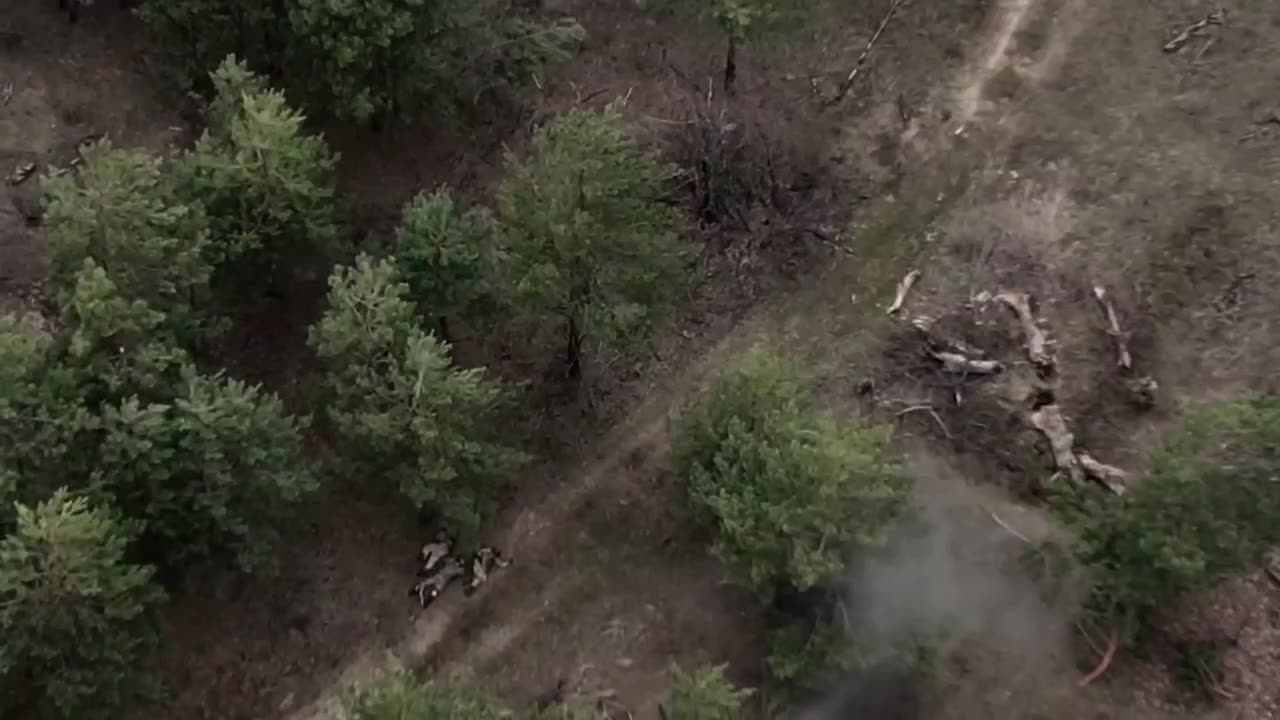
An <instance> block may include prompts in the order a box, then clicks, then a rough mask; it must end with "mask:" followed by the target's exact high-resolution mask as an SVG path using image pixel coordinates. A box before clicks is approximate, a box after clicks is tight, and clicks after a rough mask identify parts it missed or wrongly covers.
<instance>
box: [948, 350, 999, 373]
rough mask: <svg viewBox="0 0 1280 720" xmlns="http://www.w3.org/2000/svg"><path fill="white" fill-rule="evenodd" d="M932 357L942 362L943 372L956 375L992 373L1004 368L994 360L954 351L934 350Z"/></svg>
mask: <svg viewBox="0 0 1280 720" xmlns="http://www.w3.org/2000/svg"><path fill="white" fill-rule="evenodd" d="M933 358H934V359H935V360H937V361H938V362H940V363H942V369H943V370H944V371H945V372H949V373H956V374H958V375H994V374H996V373H998V372H1000V371H1001V370H1003V369H1004V366H1003V365H1001V364H1000V363H999V362H997V361H995V360H976V359H974V358H971V357H967V356H965V355H961V354H960V353H954V352H935V353H933Z"/></svg>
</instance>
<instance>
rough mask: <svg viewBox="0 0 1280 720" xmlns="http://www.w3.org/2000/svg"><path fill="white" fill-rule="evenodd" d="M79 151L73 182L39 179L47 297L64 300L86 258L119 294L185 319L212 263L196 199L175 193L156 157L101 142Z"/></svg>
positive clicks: (65, 177) (70, 178) (204, 222)
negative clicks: (47, 253)
mask: <svg viewBox="0 0 1280 720" xmlns="http://www.w3.org/2000/svg"><path fill="white" fill-rule="evenodd" d="M83 157H84V167H83V169H82V171H81V172H80V173H79V180H78V182H77V179H76V178H75V177H74V176H71V175H63V176H61V177H54V178H49V179H48V180H46V182H45V191H46V193H47V194H48V213H47V215H46V220H45V222H46V224H47V226H48V228H49V244H50V249H51V251H52V258H51V268H50V280H51V283H52V288H53V291H54V292H53V298H54V300H55V302H56V303H57V304H58V305H59V306H63V307H65V306H66V305H67V303H68V302H69V300H70V296H71V295H72V294H73V292H74V288H75V283H76V278H77V276H78V274H79V273H80V270H81V268H82V267H83V266H84V263H85V260H86V259H92V260H93V262H94V264H96V265H97V266H98V267H99V268H101V269H102V271H103V272H104V273H105V274H106V275H107V277H109V278H110V279H111V282H112V283H113V284H114V285H115V286H116V290H117V291H118V292H119V294H120V295H121V297H122V298H124V299H125V300H128V301H137V300H140V301H144V302H146V303H148V304H150V305H151V306H152V307H154V308H156V309H158V310H163V311H164V312H165V313H167V314H168V317H169V319H170V320H173V321H186V322H188V323H189V322H191V321H192V320H193V318H192V317H191V315H190V313H191V306H192V305H193V302H194V301H195V300H196V299H197V297H198V295H199V294H200V292H201V290H202V288H204V287H205V285H206V284H207V282H208V280H209V274H210V272H211V270H212V268H211V266H210V264H209V262H208V259H207V258H206V257H205V251H206V247H207V245H208V242H209V230H208V220H207V219H206V218H205V215H204V212H203V210H202V208H201V206H200V204H199V203H198V202H193V203H186V202H183V201H182V200H180V199H179V198H178V196H177V193H176V191H175V188H174V186H173V183H172V182H171V181H170V179H169V178H168V176H167V175H166V174H165V172H164V171H163V169H162V167H161V162H160V160H159V159H158V158H155V157H152V156H150V155H147V154H145V153H141V152H136V151H132V150H120V149H116V148H113V147H112V146H111V144H110V143H108V142H106V141H103V142H99V143H95V144H93V145H91V146H89V147H87V148H85V149H84V151H83Z"/></svg>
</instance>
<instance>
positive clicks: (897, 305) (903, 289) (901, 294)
mask: <svg viewBox="0 0 1280 720" xmlns="http://www.w3.org/2000/svg"><path fill="white" fill-rule="evenodd" d="M919 279H920V271H919V270H912V271H911V272H909V273H907V274H906V275H905V276H903V278H902V281H901V282H899V283H898V294H897V296H896V297H894V299H893V304H892V305H890V306H889V309H888V311H886V312H887V314H889V315H896V314H898V311H899V310H901V309H902V305H903V303H905V302H906V301H907V293H909V292H911V287H912V286H913V285H915V284H916V281H917V280H919Z"/></svg>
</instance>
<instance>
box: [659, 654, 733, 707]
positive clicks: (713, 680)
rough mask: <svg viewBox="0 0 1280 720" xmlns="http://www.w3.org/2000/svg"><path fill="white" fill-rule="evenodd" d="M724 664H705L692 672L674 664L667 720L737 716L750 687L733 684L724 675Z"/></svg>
mask: <svg viewBox="0 0 1280 720" xmlns="http://www.w3.org/2000/svg"><path fill="white" fill-rule="evenodd" d="M724 667H725V666H723V665H718V666H712V667H704V668H701V669H699V670H696V671H694V672H692V673H686V672H684V671H683V670H681V669H680V668H675V672H674V673H673V677H672V682H671V700H670V702H669V703H668V704H667V706H666V709H665V710H664V712H663V717H664V718H665V720H737V718H740V717H742V712H741V711H742V704H743V703H744V702H746V700H747V698H748V697H750V696H751V692H752V691H751V690H749V689H741V688H737V687H734V685H733V683H731V682H729V680H728V678H726V677H725V676H724Z"/></svg>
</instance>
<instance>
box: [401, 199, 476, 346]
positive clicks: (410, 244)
mask: <svg viewBox="0 0 1280 720" xmlns="http://www.w3.org/2000/svg"><path fill="white" fill-rule="evenodd" d="M496 235H497V226H496V224H495V221H494V219H493V217H492V216H491V215H490V214H489V213H488V212H486V211H484V210H483V209H472V210H468V211H466V212H459V211H458V209H457V207H456V205H455V204H454V201H453V198H452V197H451V196H450V195H449V192H448V191H447V190H445V189H443V188H441V189H439V190H437V191H435V192H434V193H432V194H430V195H427V194H425V193H423V194H419V195H418V196H417V197H415V198H414V199H413V200H412V201H411V202H410V203H409V205H408V206H407V207H406V208H405V210H404V219H403V220H402V221H401V223H400V228H399V229H398V230H397V231H396V266H397V268H398V270H399V273H400V277H402V278H404V282H405V284H407V285H408V286H409V293H410V295H411V296H412V297H413V299H414V301H415V302H416V303H417V304H418V307H419V308H420V309H421V310H422V311H423V312H425V313H427V314H429V315H432V316H435V317H437V318H439V322H440V330H441V334H442V336H443V338H442V339H444V340H446V341H448V339H449V338H448V332H447V329H448V324H447V322H446V320H445V318H446V316H447V313H449V312H451V311H460V312H463V313H464V314H471V313H473V312H475V311H477V310H479V309H480V308H479V305H480V304H481V303H482V302H483V301H484V300H485V299H486V298H487V297H488V296H489V295H490V291H489V288H488V283H489V282H490V280H491V279H492V276H493V274H494V273H495V272H496V266H497V265H496V263H497V260H496V257H495V253H496V248H495V247H494V242H495V239H496Z"/></svg>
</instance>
